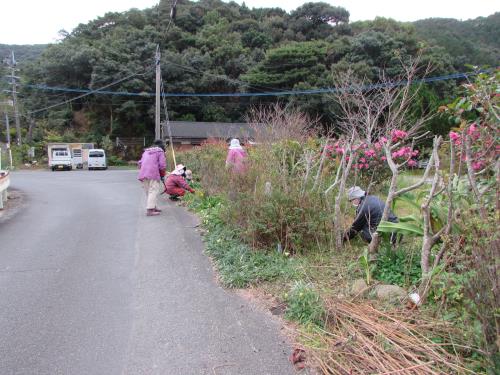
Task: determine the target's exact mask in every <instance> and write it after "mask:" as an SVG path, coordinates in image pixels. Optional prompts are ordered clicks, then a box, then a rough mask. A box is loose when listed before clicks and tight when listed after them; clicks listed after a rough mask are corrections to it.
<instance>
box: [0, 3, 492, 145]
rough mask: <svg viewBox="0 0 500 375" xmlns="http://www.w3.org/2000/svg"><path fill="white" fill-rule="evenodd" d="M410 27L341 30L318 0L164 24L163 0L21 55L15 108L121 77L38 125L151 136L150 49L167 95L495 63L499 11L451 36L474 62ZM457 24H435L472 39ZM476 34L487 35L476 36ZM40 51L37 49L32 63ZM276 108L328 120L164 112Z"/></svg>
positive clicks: (179, 17) (343, 22)
mask: <svg viewBox="0 0 500 375" xmlns="http://www.w3.org/2000/svg"><path fill="white" fill-rule="evenodd" d="M419 22H420V23H418V22H417V23H415V24H411V23H401V22H397V21H394V20H390V19H384V18H377V19H375V20H373V21H363V22H355V23H349V12H348V11H347V10H346V9H344V8H341V7H334V6H331V5H329V4H327V3H323V2H317V3H306V4H304V5H302V6H301V7H299V8H297V9H296V10H294V11H292V12H290V13H287V12H285V11H283V10H282V9H279V8H253V9H249V8H248V7H247V6H245V5H244V4H243V5H241V6H240V5H238V4H236V3H235V2H229V3H225V2H223V1H221V0H201V1H197V2H194V1H189V0H185V1H182V2H179V3H178V5H177V11H176V17H175V20H174V22H171V20H170V2H169V1H166V0H162V1H161V2H160V4H159V5H158V6H157V7H153V8H148V9H145V10H138V9H131V10H129V11H127V12H123V13H107V14H106V15H104V16H103V17H99V18H97V19H95V20H93V21H90V22H88V23H86V24H80V25H79V26H78V27H77V28H75V29H74V30H73V31H72V32H70V33H65V34H61V35H62V37H63V38H62V40H61V41H60V42H59V43H56V44H52V45H49V46H47V47H44V46H43V47H40V48H39V49H36V50H35V49H32V50H31V51H32V52H30V54H26V55H24V56H20V57H19V58H20V59H22V58H24V59H26V60H29V63H27V64H24V65H23V69H22V71H21V75H22V78H23V80H22V83H23V85H21V86H20V90H21V95H22V102H23V106H24V110H36V109H39V108H43V107H46V106H49V105H52V104H55V103H59V102H61V101H62V100H67V99H71V98H74V97H75V96H77V95H79V94H81V93H78V92H72V91H64V90H63V91H50V90H40V86H41V85H46V86H51V87H59V88H69V89H83V90H85V89H97V88H100V87H103V86H106V85H108V84H110V83H113V82H116V81H118V80H122V79H123V81H120V82H119V83H117V84H114V85H113V86H112V87H110V88H109V90H112V91H117V92H121V93H122V95H103V94H100V95H90V96H86V97H85V98H82V99H79V100H76V101H73V102H71V103H68V104H66V105H63V106H59V107H55V108H53V109H49V110H47V111H43V112H40V113H38V114H37V115H36V116H37V119H38V121H39V122H44V123H45V124H46V127H47V128H49V129H54V130H57V131H60V132H65V131H73V132H76V133H82V134H83V133H85V134H87V133H89V131H90V134H92V135H96V136H104V135H118V136H139V135H144V134H145V133H150V132H152V130H153V129H154V126H153V123H154V116H153V103H154V99H153V98H152V97H151V96H149V95H147V93H151V92H153V91H154V54H155V50H156V45H157V44H159V45H160V49H161V53H162V57H161V66H162V75H163V78H164V83H165V91H166V92H167V93H247V92H275V91H279V90H294V89H300V90H305V89H316V88H325V87H331V86H332V85H333V81H332V77H333V75H334V74H336V73H339V72H342V71H346V70H348V69H350V70H353V71H354V72H355V73H356V74H357V76H358V77H360V78H364V79H365V80H366V81H367V82H376V81H377V80H378V79H379V77H380V74H381V73H382V72H384V74H385V75H387V76H389V77H391V76H397V75H398V74H400V73H401V63H402V62H403V63H404V62H405V61H408V60H411V59H413V58H415V57H416V56H417V55H422V59H423V61H424V62H427V63H429V64H430V65H431V66H432V69H433V71H432V75H440V74H451V73H454V72H456V71H457V70H464V69H465V68H464V64H465V63H468V62H471V63H474V64H483V63H491V62H493V61H498V56H497V55H496V53H497V52H498V48H499V47H498V43H499V42H498V40H500V39H499V38H496V39H495V38H492V37H490V36H488V35H489V31H488V30H490V31H491V30H493V29H492V27H493V26H492V25H493V24H496V23H497V22H498V14H497V15H493V16H491V17H489V18H488V19H483V20H479V21H477V22H479V24H478V25H479V26H477V27H476V28H475V29H474V33H473V35H474V37H473V36H472V34H471V35H468V34H467V32H463V33H462V34H460V35H461V36H460V38H462V37H463V38H465V39H466V40H469V41H471V42H470V43H472V45H475V46H476V47H477V48H481V54H479V55H475V56H474V57H472V56H471V55H469V54H474V53H475V51H476V50H474V49H473V48H472V49H471V48H469V49H467V48H465V49H463V50H461V51H460V52H458V51H457V50H455V48H454V47H453V43H452V42H451V41H452V40H453V39H452V38H451V37H450V38H451V39H450V38H448V39H446V40H443V39H442V36H443V35H444V33H443V32H442V31H440V30H437V29H436V31H435V32H431V31H429V30H432V28H429V29H426V31H423V30H424V29H425V28H426V27H427V26H425V25H441V23H439V21H436V20H424V21H419ZM467 22H471V21H466V23H462V22H460V21H454V22H451V21H450V22H448V21H443V25H445V26H443V27H448V28H449V29H448V30H450V31H449V33H451V34H450V35H454V34H453V32H452V31H451V30H452V28H457V27H458V28H461V29H464V30H469V31H470V30H471V27H470V26H464V25H465V24H467V25H469V24H468V23H467ZM457 25H460V26H457ZM424 26H425V27H424ZM436 27H437V26H436ZM440 27H441V26H440ZM483 28H484V29H485V30H486V31H481V30H483ZM470 32H471V33H472V31H470ZM497 33H498V32H497ZM474 38H475V39H474ZM474 40H481V41H482V42H481V43H483V44H481V45H479V44H478V43H474V42H473V41H474ZM465 44H466V43H464V45H465ZM484 46H491V47H492V48H491V49H490V50H488V48H486V47H484ZM483 47H484V48H483ZM28 49H29V48H28ZM40 49H43V50H44V51H43V53H41V54H39V55H38V52H37V51H39V50H40ZM1 51H2V50H0V52H1ZM127 77H128V78H127ZM125 78H126V79H125ZM2 85H3V86H5V85H6V83H5V82H4V83H3V84H2ZM28 85H35V86H37V87H36V88H34V87H33V86H28ZM454 87H455V83H453V82H448V83H436V84H433V85H429V86H428V87H427V88H426V90H425V93H426V94H425V95H424V96H423V97H422V99H421V101H420V103H419V105H420V106H421V109H422V111H426V110H429V108H435V107H436V106H438V105H440V104H442V102H443V100H444V99H445V98H446V97H448V96H449V95H450V92H452V91H453V89H454ZM5 88H6V87H5ZM123 93H134V94H138V93H144V95H141V96H126V95H124V94H123ZM277 100H280V101H289V102H291V103H294V104H295V105H297V106H299V108H300V109H302V110H304V111H306V112H308V113H309V114H310V115H312V116H314V117H319V118H320V119H321V122H323V123H324V124H328V123H331V122H334V121H335V108H334V106H333V104H332V102H331V99H330V98H329V97H328V95H308V96H305V95H293V96H286V97H283V96H281V97H273V96H264V97H259V98H249V97H238V96H235V97H199V96H193V97H179V96H173V97H168V98H167V105H168V108H169V116H170V118H171V119H173V120H198V121H241V120H244V118H245V114H246V113H247V111H248V109H249V108H250V107H251V106H253V105H256V104H259V103H261V104H266V103H272V102H276V101H277ZM75 114H78V115H75ZM436 126H437V125H436Z"/></svg>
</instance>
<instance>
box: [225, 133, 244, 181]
mask: <svg viewBox="0 0 500 375" xmlns="http://www.w3.org/2000/svg"><path fill="white" fill-rule="evenodd" d="M246 159H247V153H246V152H245V150H244V149H243V147H241V145H240V141H239V140H238V139H236V138H234V139H231V143H230V145H229V151H228V153H227V158H226V167H228V168H230V169H231V170H232V171H233V172H234V173H238V174H239V173H244V172H245V170H246V166H245V161H246Z"/></svg>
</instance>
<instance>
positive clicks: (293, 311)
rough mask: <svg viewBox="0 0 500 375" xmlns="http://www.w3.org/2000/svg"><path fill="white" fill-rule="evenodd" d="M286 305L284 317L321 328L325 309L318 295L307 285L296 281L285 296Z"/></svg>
mask: <svg viewBox="0 0 500 375" xmlns="http://www.w3.org/2000/svg"><path fill="white" fill-rule="evenodd" d="M285 300H286V302H287V304H288V307H287V309H286V313H285V317H286V318H287V319H290V320H295V321H297V322H299V323H302V324H315V325H318V326H322V325H323V323H324V318H325V315H326V313H325V308H324V307H323V304H322V302H321V299H320V297H319V293H318V292H317V291H316V290H314V289H313V287H312V286H311V285H309V284H306V283H304V282H302V281H298V282H296V283H295V285H294V286H293V287H292V289H291V290H290V293H288V294H287V295H285Z"/></svg>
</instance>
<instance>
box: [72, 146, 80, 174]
mask: <svg viewBox="0 0 500 375" xmlns="http://www.w3.org/2000/svg"><path fill="white" fill-rule="evenodd" d="M71 156H72V161H73V168H76V169H83V155H82V149H81V148H74V149H72V150H71Z"/></svg>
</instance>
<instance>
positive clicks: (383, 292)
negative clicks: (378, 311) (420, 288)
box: [374, 285, 407, 301]
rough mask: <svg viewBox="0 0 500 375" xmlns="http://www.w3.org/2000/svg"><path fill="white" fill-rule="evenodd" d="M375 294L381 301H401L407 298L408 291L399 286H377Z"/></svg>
mask: <svg viewBox="0 0 500 375" xmlns="http://www.w3.org/2000/svg"><path fill="white" fill-rule="evenodd" d="M374 293H375V295H376V296H377V298H378V299H380V300H385V301H390V300H399V299H401V298H404V297H406V295H407V293H406V290H404V289H403V288H401V287H400V286H397V285H377V286H376V287H375V289H374Z"/></svg>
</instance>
